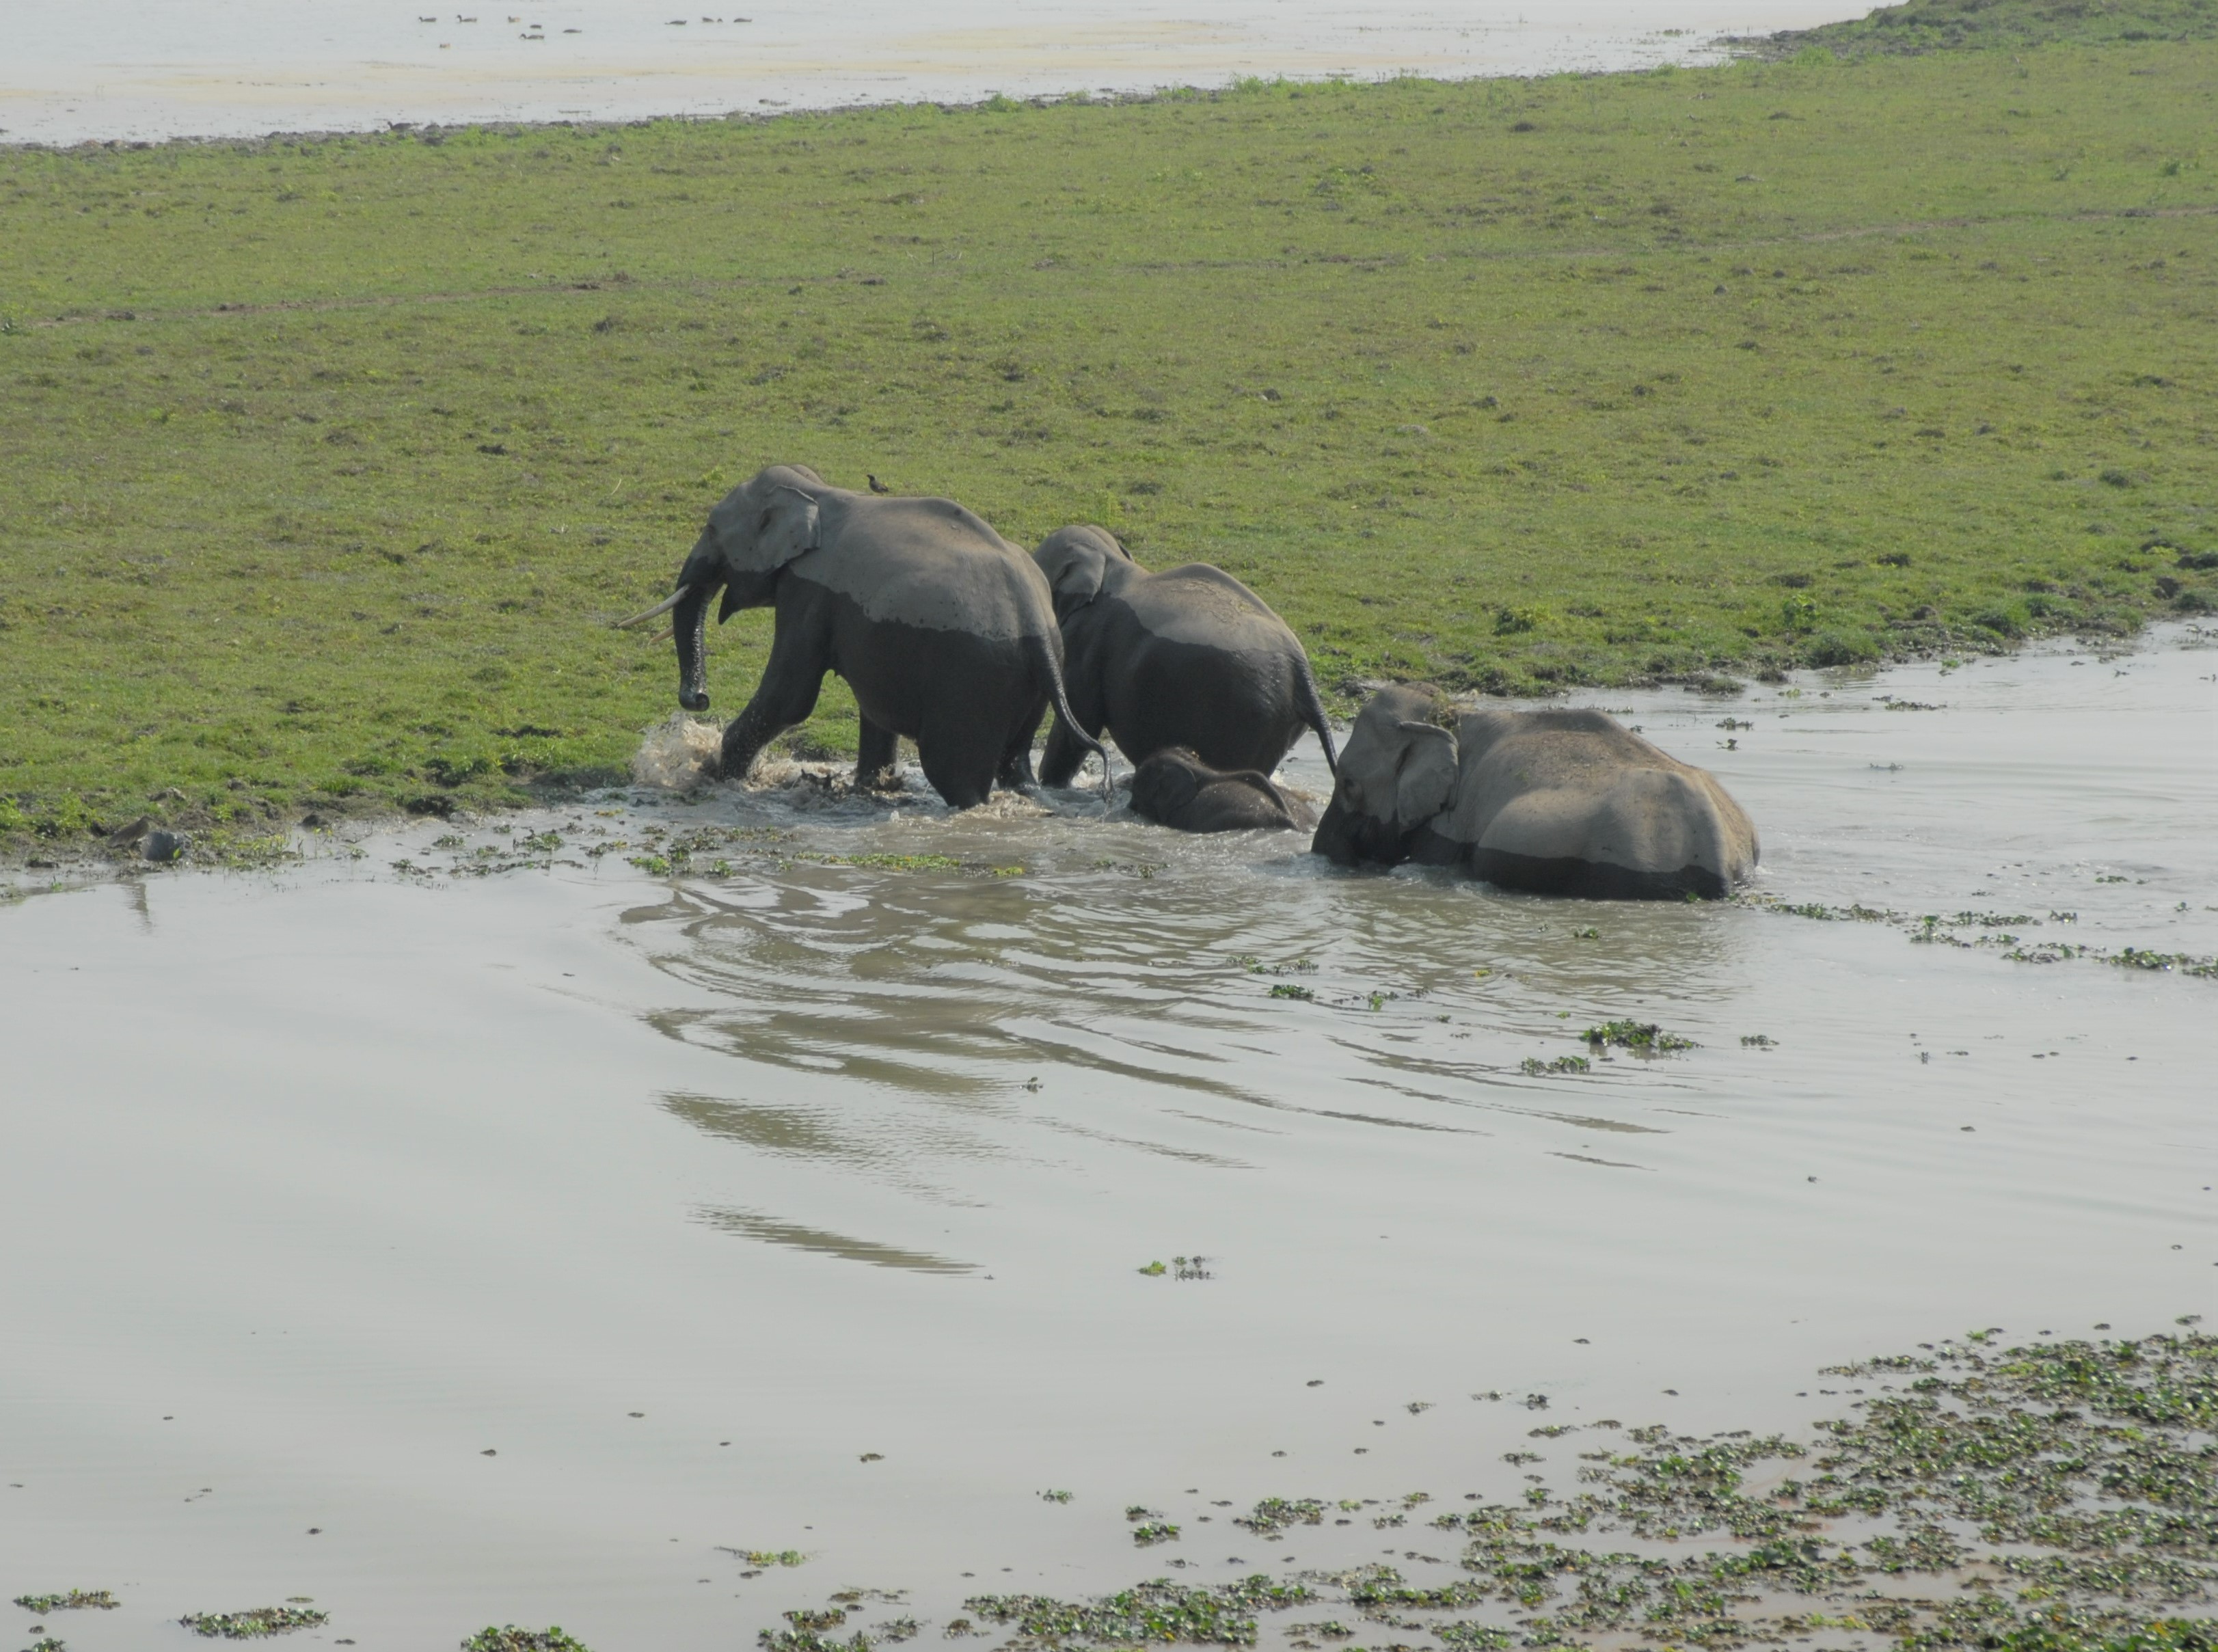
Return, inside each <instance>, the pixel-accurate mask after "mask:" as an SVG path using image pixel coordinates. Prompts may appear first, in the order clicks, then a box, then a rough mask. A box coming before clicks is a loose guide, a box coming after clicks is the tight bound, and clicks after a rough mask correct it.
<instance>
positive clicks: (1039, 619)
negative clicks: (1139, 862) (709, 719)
mask: <svg viewBox="0 0 2218 1652" xmlns="http://www.w3.org/2000/svg"><path fill="white" fill-rule="evenodd" d="M719 590H721V591H722V592H723V593H724V599H723V602H722V604H721V605H720V606H719V607H718V609H717V610H716V619H717V622H718V623H719V624H721V623H722V622H724V621H725V620H726V619H728V618H729V617H730V616H732V615H733V614H734V613H736V612H738V611H739V610H740V609H743V608H762V607H774V608H775V609H776V612H777V629H776V632H775V634H774V635H773V638H772V640H771V651H770V662H769V664H768V665H765V667H764V668H763V674H762V681H761V683H760V684H759V685H758V686H757V687H756V689H755V692H754V697H753V699H751V700H749V701H748V702H747V705H746V707H745V708H743V709H742V710H741V711H740V715H738V716H736V717H734V719H733V720H732V721H731V724H730V726H729V727H727V728H726V729H725V730H724V743H723V749H722V760H721V764H720V765H719V766H720V768H721V770H722V774H723V775H724V777H726V778H728V779H732V780H744V779H746V778H747V771H748V770H750V769H752V768H753V766H754V761H755V758H756V756H757V755H758V754H759V752H761V751H762V748H763V747H764V746H766V745H767V744H769V742H770V741H771V740H772V739H775V738H776V737H777V736H778V734H779V733H782V732H783V731H784V730H785V729H788V728H790V727H793V726H794V725H795V724H796V723H798V722H800V721H802V720H803V719H804V718H806V717H807V716H808V715H809V713H810V712H811V711H812V710H814V709H815V706H816V696H817V693H818V691H819V690H821V688H822V687H823V684H824V673H825V672H827V671H836V672H838V673H839V676H840V677H842V678H845V679H846V683H847V686H848V687H849V688H851V689H852V690H854V693H855V704H856V706H857V707H858V709H859V710H860V712H861V714H862V739H861V742H860V746H861V749H860V752H859V753H858V757H857V758H856V762H855V778H856V781H857V783H858V784H863V785H874V784H880V783H883V782H884V781H885V779H886V778H887V777H889V775H890V773H891V771H892V769H893V765H894V756H895V742H896V739H897V737H899V736H901V735H907V736H908V738H909V739H913V740H914V741H915V742H916V749H917V757H918V759H919V761H920V763H921V764H923V766H924V775H925V778H926V780H928V781H930V782H931V783H932V789H934V790H935V791H937V792H938V793H939V795H940V796H942V797H943V798H945V800H946V801H947V802H948V803H949V804H950V805H951V807H956V808H970V807H973V806H974V805H976V804H979V803H982V802H984V801H986V799H987V797H988V795H989V794H990V793H991V792H992V790H993V788H994V783H995V782H996V781H997V780H998V781H999V782H1000V783H1001V784H1003V785H1006V786H1012V787H1015V786H1021V785H1025V784H1028V783H1030V782H1031V780H1032V735H1033V733H1035V731H1037V730H1038V727H1039V724H1040V720H1041V718H1042V717H1043V716H1044V715H1045V713H1046V709H1047V708H1048V707H1049V706H1050V705H1052V706H1054V707H1055V708H1056V712H1057V714H1058V721H1060V722H1062V723H1063V724H1065V725H1068V724H1069V722H1070V721H1071V712H1070V708H1069V702H1068V700H1067V699H1066V697H1065V696H1064V692H1063V638H1062V636H1061V634H1060V633H1059V632H1058V631H1057V629H1056V621H1055V609H1054V604H1053V602H1052V599H1051V598H1050V595H1049V592H1048V588H1047V581H1046V580H1045V579H1044V578H1043V577H1042V576H1041V574H1040V571H1039V569H1038V566H1035V565H1034V563H1033V562H1032V559H1031V558H1030V557H1029V556H1027V555H1025V553H1024V551H1023V550H1022V548H1019V547H1018V546H1014V545H1012V544H1010V543H1009V542H1008V541H1007V540H1005V539H1003V538H1002V537H1001V535H999V534H997V533H995V532H994V530H993V529H991V528H989V527H988V526H987V525H986V523H984V522H982V520H980V519H979V518H978V517H976V516H974V515H972V514H971V513H970V511H968V510H964V509H963V507H962V506H961V505H959V504H956V503H955V502H954V501H953V500H951V499H931V498H905V497H895V498H874V497H873V496H871V495H870V494H867V493H851V492H848V491H847V490H846V489H845V488H838V487H833V486H830V485H829V484H828V483H827V482H826V481H825V480H824V479H823V478H822V477H821V476H819V475H818V474H817V473H815V471H813V470H810V469H809V468H808V467H805V466H802V465H772V466H771V467H769V468H767V469H765V470H764V471H762V472H760V473H758V474H757V475H756V476H755V477H754V478H753V480H749V481H747V482H744V483H742V484H740V486H738V487H735V488H734V489H733V490H732V491H731V492H729V493H728V494H726V495H725V496H724V498H723V500H722V503H720V504H718V505H717V506H716V509H715V510H711V511H710V512H709V525H708V526H707V527H706V528H705V529H703V531H702V534H701V538H700V541H699V542H698V543H697V544H696V545H695V546H694V547H693V550H692V554H691V555H689V556H688V557H687V558H686V559H685V566H683V567H681V568H680V569H679V570H678V588H677V590H676V591H672V593H671V595H670V596H669V597H666V599H665V600H664V601H663V602H662V603H660V604H658V605H657V606H656V607H654V608H651V609H647V611H646V612H645V613H643V614H637V615H634V616H632V617H631V618H630V619H629V620H624V621H621V622H619V623H621V624H626V625H629V624H635V623H636V622H638V621H641V620H644V619H650V618H652V617H654V616H655V615H657V614H660V613H665V612H669V611H670V610H672V609H675V610H676V611H675V612H674V613H673V614H672V634H673V635H674V636H675V638H676V640H677V644H678V703H679V704H681V705H683V706H684V707H685V708H686V709H687V710H688V711H703V710H705V709H707V708H708V704H709V691H708V683H707V675H706V668H705V665H704V663H703V658H702V640H703V630H704V629H705V628H706V626H707V624H708V614H709V598H710V597H713V596H715V595H716V592H717V591H719ZM1080 744H1081V746H1083V747H1084V748H1085V750H1087V751H1090V752H1094V754H1095V755H1096V756H1097V757H1099V758H1100V759H1101V771H1102V785H1103V788H1104V790H1105V792H1106V790H1107V789H1108V787H1109V784H1110V782H1109V757H1108V753H1107V752H1105V751H1103V750H1102V748H1101V746H1100V744H1099V743H1098V742H1096V741H1094V740H1091V739H1087V740H1082V741H1081V742H1080ZM1079 761H1083V758H1080V759H1079ZM1076 767H1077V763H1076V762H1074V763H1073V764H1071V768H1072V769H1073V770H1075V769H1076Z"/></svg>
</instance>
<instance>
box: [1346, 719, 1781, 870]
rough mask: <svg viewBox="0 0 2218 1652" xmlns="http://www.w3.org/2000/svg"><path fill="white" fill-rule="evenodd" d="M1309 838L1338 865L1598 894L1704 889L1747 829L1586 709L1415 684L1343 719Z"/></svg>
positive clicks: (1688, 776)
mask: <svg viewBox="0 0 2218 1652" xmlns="http://www.w3.org/2000/svg"><path fill="white" fill-rule="evenodd" d="M1310 847H1311V848H1312V849H1313V850H1314V851H1316V852H1317V853H1318V854H1321V855H1323V856H1326V857H1329V858H1330V859H1331V860H1333V861H1335V862H1336V863H1340V864H1341V865H1354V864H1355V863H1358V862H1360V861H1370V862H1374V863H1382V864H1385V865H1392V864H1395V863H1398V862H1400V861H1403V860H1415V861H1417V862H1418V863H1422V864H1427V865H1437V866H1450V865H1454V866H1462V867H1465V868H1466V869H1469V870H1470V871H1471V872H1472V873H1474V874H1475V875H1478V876H1479V877H1483V878H1484V879H1486V880H1487V881H1488V882H1491V883H1495V884H1498V885H1500V886H1502V887H1503V888H1512V889H1523V890H1529V891H1532V892H1533V893H1536V894H1561V895H1574V896H1578V897H1582V898H1584V899H1588V900H1676V899H1683V898H1686V897H1688V896H1693V897H1695V898H1699V899H1716V898H1718V897H1719V896H1722V895H1725V894H1728V893H1729V892H1730V891H1731V890H1732V887H1733V885H1734V884H1735V883H1736V882H1738V881H1739V880H1740V879H1741V878H1743V877H1745V876H1746V875H1748V874H1749V872H1750V871H1751V870H1752V869H1754V867H1755V865H1756V859H1757V857H1758V854H1759V852H1760V851H1759V847H1758V845H1757V841H1756V828H1755V826H1753V825H1751V824H1750V820H1749V819H1748V816H1747V815H1746V814H1744V812H1743V811H1742V809H1741V807H1740V805H1739V804H1738V803H1737V802H1736V801H1734V800H1733V799H1732V796H1731V795H1729V794H1728V793H1727V792H1726V791H1725V788H1724V787H1723V786H1722V785H1720V784H1719V783H1718V781H1717V779H1716V777H1714V776H1713V775H1711V774H1709V773H1708V772H1707V770H1702V769H1698V768H1696V767H1694V765H1692V764H1686V763H1682V762H1680V761H1679V760H1678V759H1676V758H1673V757H1671V756H1670V755H1669V754H1668V753H1666V752H1662V751H1659V750H1658V749H1657V747H1656V746H1652V745H1651V744H1650V743H1649V742H1648V741H1646V740H1645V739H1641V738H1640V737H1639V735H1638V734H1636V733H1633V731H1632V730H1631V729H1628V728H1626V727H1625V726H1624V725H1623V724H1621V723H1620V722H1618V721H1616V719H1614V718H1613V717H1611V716H1610V715H1608V714H1607V713H1605V712H1601V711H1596V710H1592V709H1561V710H1558V709H1548V710H1543V711H1527V712H1517V711H1496V710H1484V711H1465V712H1462V713H1460V714H1455V713H1452V712H1451V711H1450V709H1449V708H1447V705H1446V704H1445V703H1444V702H1442V701H1441V699H1440V696H1439V695H1438V694H1437V693H1436V692H1434V690H1430V689H1428V688H1425V687H1423V686H1422V685H1419V686H1414V687H1395V688H1389V689H1385V690H1380V691H1379V694H1377V695H1376V696H1373V697H1372V701H1371V702H1370V703H1369V704H1367V705H1366V706H1365V707H1364V708H1363V709H1362V711H1361V712H1360V713H1359V714H1358V715H1357V716H1356V720H1355V726H1354V728H1353V729H1352V730H1350V732H1349V734H1348V746H1347V749H1346V751H1345V752H1343V753H1342V754H1341V765H1340V773H1339V775H1338V777H1337V780H1336V783H1335V788H1334V792H1333V798H1332V802H1331V804H1330V806H1329V807H1328V808H1327V809H1326V811H1325V815H1324V819H1323V820H1321V821H1320V822H1318V825H1317V835H1316V837H1315V838H1313V839H1312V840H1311V844H1310Z"/></svg>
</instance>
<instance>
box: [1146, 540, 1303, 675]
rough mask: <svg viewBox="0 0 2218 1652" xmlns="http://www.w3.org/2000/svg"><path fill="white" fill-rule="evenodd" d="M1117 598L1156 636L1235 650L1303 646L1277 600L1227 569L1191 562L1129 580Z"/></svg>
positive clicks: (1280, 649)
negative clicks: (1259, 592) (1274, 603)
mask: <svg viewBox="0 0 2218 1652" xmlns="http://www.w3.org/2000/svg"><path fill="white" fill-rule="evenodd" d="M1116 594H1117V598H1118V600H1119V601H1122V602H1123V603H1124V604H1125V605H1126V606H1127V607H1129V608H1130V609H1131V611H1132V616H1133V617H1134V618H1135V619H1136V620H1137V621H1138V622H1139V623H1140V624H1141V626H1142V627H1143V628H1145V629H1146V630H1147V631H1148V633H1149V634H1150V635H1152V636H1156V637H1160V638H1162V640H1164V641H1166V642H1184V643H1190V644H1193V646H1195V647H1204V648H1218V649H1225V650H1229V651H1230V652H1232V653H1248V654H1276V653H1286V652H1289V651H1293V652H1298V651H1299V650H1300V647H1301V645H1300V643H1299V642H1298V641H1297V640H1295V638H1294V634H1293V632H1292V631H1291V630H1290V629H1288V628H1287V626H1286V622H1285V621H1284V620H1282V619H1280V618H1279V616H1277V615H1276V614H1274V613H1273V612H1272V611H1271V605H1270V604H1269V603H1267V602H1265V601H1264V600H1263V599H1262V598H1261V597H1258V596H1257V595H1256V594H1255V592H1254V591H1250V590H1248V587H1247V586H1246V585H1242V583H1241V582H1240V581H1239V580H1237V579H1234V578H1233V577H1232V576H1231V575H1230V574H1229V573H1227V572H1224V569H1222V568H1218V567H1212V566H1211V565H1210V564H1208V563H1206V562H1189V563H1187V564H1186V565H1185V566H1183V567H1176V568H1167V569H1165V570H1164V571H1163V572H1161V573H1150V574H1145V575H1143V576H1141V577H1140V578H1138V579H1131V580H1128V581H1126V582H1125V584H1124V585H1123V587H1122V588H1121V589H1120V590H1118V592H1117V593H1116Z"/></svg>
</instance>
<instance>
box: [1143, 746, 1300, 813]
mask: <svg viewBox="0 0 2218 1652" xmlns="http://www.w3.org/2000/svg"><path fill="white" fill-rule="evenodd" d="M1132 813H1133V814H1137V815H1140V816H1142V817H1143V818H1144V819H1147V820H1154V821H1155V822H1157V823H1158V824H1160V825H1162V826H1174V827H1176V828H1177V829H1178V830H1179V831H1180V832H1293V831H1297V830H1299V829H1300V828H1302V827H1305V826H1309V825H1310V824H1311V822H1312V821H1313V820H1315V818H1316V817H1315V816H1314V815H1313V814H1311V813H1310V811H1309V810H1308V809H1307V808H1305V807H1304V806H1303V805H1302V803H1301V802H1300V801H1298V799H1296V798H1294V797H1292V796H1290V795H1288V794H1286V792H1284V791H1281V790H1280V789H1279V788H1278V787H1277V786H1275V785H1273V783H1272V782H1271V777H1270V776H1268V775H1267V774H1261V773H1258V772H1257V771H1256V770H1253V769H1238V770H1232V771H1230V772H1229V773H1228V772H1226V771H1225V770H1221V769H1212V768H1211V767H1210V766H1209V765H1208V764H1205V763H1204V762H1203V761H1202V760H1201V759H1200V758H1198V757H1196V756H1195V755H1194V754H1193V752H1191V751H1189V750H1188V749H1187V748H1186V747H1185V746H1168V747H1166V748H1165V749H1164V750H1162V751H1160V752H1155V753H1153V754H1152V755H1151V756H1150V757H1149V758H1148V760H1147V761H1146V762H1145V763H1143V764H1141V765H1140V766H1139V767H1138V769H1137V770H1134V771H1133V774H1132Z"/></svg>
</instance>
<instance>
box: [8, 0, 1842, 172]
mask: <svg viewBox="0 0 2218 1652" xmlns="http://www.w3.org/2000/svg"><path fill="white" fill-rule="evenodd" d="M506 3H513V0H506ZM1862 9H1863V8H1862V7H1856V6H1849V5H1845V4H1843V3H1841V0H1570V3H1567V4H1558V5H1555V6H1550V7H1532V6H1525V5H1521V4H1518V3H1508V0H1503V3H1491V0H1490V3H1478V0H1397V3H1395V4H1392V5H1385V6H1381V5H1365V6H1355V7H1351V6H1348V5H1343V4H1329V3H1326V0H1195V3H1180V4H1170V3H1166V0H1068V3H1058V4H1056V5H1054V6H1052V7H1050V6H1045V5H1042V4H1039V3H1037V0H956V3H952V4H946V5H940V6H936V7H933V8H932V9H931V10H930V12H929V13H926V12H923V11H920V9H918V8H916V7H914V6H910V5H904V4H899V3H894V0H836V3H832V4H801V3H796V0H758V3H755V4H753V5H751V6H750V7H749V8H748V12H747V15H740V14H738V13H736V12H734V11H732V10H730V9H727V8H724V7H721V6H720V7H719V8H718V9H717V14H716V15H715V16H709V15H703V14H701V13H699V12H697V11H693V10H690V9H681V8H675V7H673V8H670V9H666V10H665V9H648V8H647V7H644V6H642V5H641V4H639V3H638V0H548V3H546V4H543V5H535V6H533V7H532V8H531V9H529V10H526V11H524V12H520V13H511V12H509V11H508V10H507V9H506V5H505V4H503V5H502V6H499V7H495V6H490V5H488V6H480V7H475V8H472V9H468V11H457V10H454V9H451V8H439V9H431V10H427V9H425V8H424V7H422V6H419V5H415V4H393V3H388V4H381V5H362V4H360V3H356V0H225V3H223V4H221V5H213V4H208V3H203V0H68V3H63V0H49V3H46V4H44V5H35V4H28V3H21V4H15V5H12V6H10V7H9V8H8V30H9V38H8V53H7V58H6V60H5V65H4V67H0V142H7V143H49V144H54V143H62V144H65V143H77V142H82V141H84V140H85V139H160V138H172V137H251V136H255V135H258V134H260V133H267V132H273V131H276V132H314V131H361V130H365V129H369V128H375V127H381V126H383V125H384V124H385V123H386V122H387V121H416V122H427V121H429V122H448V123H452V122H457V121H561V120H575V119H587V120H595V121H605V120H637V119H641V118H643V117H646V116H650V115H672V114H697V115H709V114H717V115H720V114H725V113H726V112H728V111H730V110H734V109H739V110H746V111H752V112H755V113H769V112H772V111H775V110H777V109H780V108H831V107H833V106H836V105H839V104H846V103H858V102H918V101H935V100H936V101H943V102H975V101H976V100H978V99H981V98H983V97H986V96H990V95H991V94H993V93H994V92H1001V93H1005V94H1007V95H1009V96H1039V95H1061V94H1063V93H1069V92H1074V91H1093V90H1100V91H1113V92H1133V91H1145V90H1154V89H1156V88H1160V87H1164V86H1174V85H1183V86H1193V85H1203V86H1216V85H1221V84H1224V83H1225V82H1227V81H1228V80H1230V79H1232V78H1234V77H1238V76H1242V75H1264V76H1269V75H1288V76H1293V77H1321V76H1327V75H1352V76H1356V77H1376V76H1379V75H1390V74H1399V73H1417V74H1424V75H1434V76H1440V77H1450V78H1454V77H1465V76H1471V75H1503V74H1548V73H1556V72H1560V71H1566V70H1595V69H1627V68H1647V67H1651V66H1653V65H1656V64H1658V63H1666V62H1671V63H1698V62H1708V61H1713V60H1715V59H1716V57H1717V56H1718V53H1717V51H1716V49H1715V48H1714V46H1713V41H1714V40H1716V39H1717V37H1718V36H1719V35H1720V34H1756V33H1765V32H1769V31H1771V30H1775V29H1781V28H1807V27H1809V26H1811V25H1812V24H1816V23H1821V22H1831V21H1833V20H1834V19H1836V18H1838V17H1844V16H1852V15H1857V14H1858V13H1859V12H1860V11H1861V10H1862Z"/></svg>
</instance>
